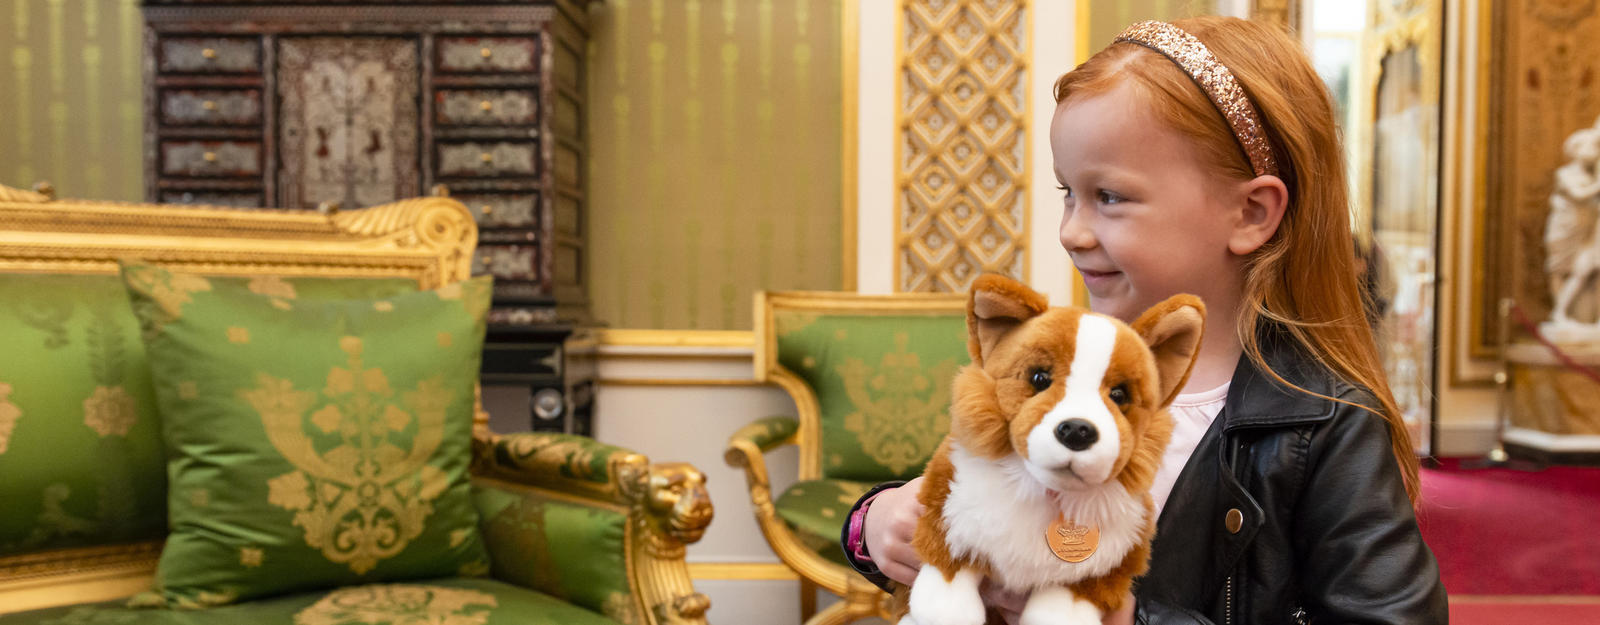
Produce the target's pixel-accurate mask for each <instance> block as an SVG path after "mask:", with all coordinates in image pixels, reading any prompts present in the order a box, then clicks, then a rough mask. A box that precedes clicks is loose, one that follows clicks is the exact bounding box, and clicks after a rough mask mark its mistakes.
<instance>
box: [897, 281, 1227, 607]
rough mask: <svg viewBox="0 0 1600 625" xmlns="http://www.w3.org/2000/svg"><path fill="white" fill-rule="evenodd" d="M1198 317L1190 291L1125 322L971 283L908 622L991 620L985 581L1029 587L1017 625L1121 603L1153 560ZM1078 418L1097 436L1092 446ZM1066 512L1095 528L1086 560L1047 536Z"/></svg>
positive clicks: (903, 595)
mask: <svg viewBox="0 0 1600 625" xmlns="http://www.w3.org/2000/svg"><path fill="white" fill-rule="evenodd" d="M1204 317H1205V307H1204V305H1203V304H1201V302H1200V299H1199V298H1197V297H1194V296H1192V295H1178V296H1174V297H1172V298H1171V299H1168V300H1167V301H1165V302H1162V303H1161V304H1159V305H1157V306H1156V307H1154V308H1152V309H1150V310H1149V311H1146V312H1145V313H1144V314H1143V315H1141V316H1140V317H1139V319H1138V320H1136V321H1134V322H1133V324H1132V325H1131V326H1129V325H1128V324H1124V323H1123V322H1121V321H1118V320H1116V319H1114V318H1111V317H1108V316H1105V315H1100V314H1096V313H1092V312H1089V311H1088V310H1084V309H1082V308H1050V306H1049V302H1048V300H1046V299H1045V297H1044V296H1042V295H1040V294H1039V293H1036V292H1034V291H1032V290H1031V289H1029V288H1028V287H1026V286H1023V285H1022V284H1020V283H1017V282H1015V281H1013V280H1011V279H1009V278H1004V277H1001V276H996V275H986V276H982V277H980V278H979V279H978V280H977V282H975V283H974V284H973V287H972V296H971V299H970V300H969V302H968V305H967V333H968V339H967V349H968V351H969V352H970V354H971V356H972V364H970V365H968V366H966V367H965V368H963V369H962V370H961V372H960V373H959V374H957V376H956V381H955V386H954V400H953V402H952V405H951V409H950V415H951V418H952V426H951V428H950V435H949V436H948V437H946V438H945V440H944V442H943V443H942V444H941V445H940V446H939V449H938V451H936V452H935V453H934V456H933V458H932V459H931V460H930V461H929V463H928V467H927V470H926V471H925V472H924V476H925V478H926V479H925V480H924V481H923V485H922V491H921V492H920V493H919V495H918V499H919V500H920V501H921V502H922V504H923V505H924V506H926V511H925V512H924V513H923V515H922V517H921V519H920V520H919V522H918V525H917V529H916V534H915V536H914V538H913V540H912V545H913V547H915V549H916V550H917V554H918V555H919V556H921V558H922V560H923V562H924V563H925V564H924V565H923V567H922V570H921V571H920V572H919V573H918V575H917V578H916V582H915V583H914V584H913V585H912V587H911V589H910V591H909V593H908V592H906V590H905V589H903V588H902V589H900V591H899V592H897V593H895V597H896V602H897V604H896V607H897V608H898V609H897V610H896V616H897V617H899V616H902V615H904V616H905V618H903V619H902V620H900V624H901V625H907V624H908V623H909V624H913V625H979V624H980V623H983V622H984V621H985V618H986V612H985V608H984V605H983V602H982V599H981V598H980V597H979V595H978V586H979V584H980V582H981V581H982V580H983V579H984V578H989V579H991V580H992V583H993V584H995V585H997V586H999V587H1002V588H1004V589H1007V590H1010V591H1013V592H1021V593H1027V594H1028V600H1027V604H1026V607H1025V608H1024V610H1023V612H1022V623H1023V624H1024V625H1045V624H1047V623H1048V624H1066V623H1071V624H1079V623H1082V624H1086V625H1087V624H1089V623H1095V624H1098V623H1100V621H1101V618H1102V617H1103V615H1104V614H1105V613H1107V612H1109V611H1112V610H1115V609H1117V608H1118V607H1119V606H1120V604H1121V603H1122V601H1123V597H1124V596H1125V595H1126V594H1127V593H1128V591H1129V590H1130V588H1131V586H1132V582H1133V579H1134V578H1135V577H1138V576H1140V575H1142V574H1144V572H1145V570H1146V568H1147V567H1148V566H1149V555H1150V539H1151V537H1152V536H1154V534H1155V518H1154V510H1155V508H1154V505H1153V503H1152V500H1151V496H1150V485H1151V482H1152V481H1153V480H1154V479H1155V474H1156V469H1157V468H1158V467H1159V465H1160V463H1161V458H1162V454H1163V453H1164V452H1165V450H1166V447H1167V441H1168V439H1169V438H1170V437H1171V435H1172V417H1171V415H1169V414H1168V413H1167V407H1168V406H1169V405H1170V404H1171V403H1172V400H1173V398H1174V397H1176V396H1177V393H1178V390H1179V389H1181V388H1183V384H1184V381H1185V380H1186V379H1188V376H1189V370H1190V369H1191V368H1192V367H1193V365H1194V360H1195V356H1196V355H1197V354H1198V352H1199V346H1200V338H1201V334H1202V329H1203V325H1204ZM1039 372H1044V374H1045V376H1044V377H1039V376H1038V375H1037V374H1038V373H1039ZM1046 382H1047V385H1046V384H1045V383H1046ZM1035 387H1039V389H1038V390H1036V388H1035ZM1119 388H1120V389H1121V390H1120V391H1113V389H1119ZM1113 397H1117V398H1123V399H1124V401H1123V403H1122V404H1121V405H1118V404H1117V403H1116V402H1115V401H1113V399H1112V398H1113ZM1069 421H1071V423H1070V424H1069V423H1068V422H1069ZM1085 425H1088V426H1089V427H1091V428H1092V429H1093V430H1095V432H1096V434H1095V436H1094V438H1095V439H1096V440H1094V441H1093V442H1091V443H1089V444H1088V445H1087V446H1086V447H1085V446H1084V443H1085V440H1086V439H1087V438H1090V437H1088V436H1087V435H1086V433H1085V432H1084V431H1083V430H1082V428H1083V426H1085ZM1074 428H1076V429H1077V436H1076V437H1074V436H1073V435H1072V432H1073V429H1074ZM1058 429H1060V432H1061V433H1059V434H1058ZM1069 440H1072V442H1073V447H1077V448H1078V449H1073V448H1072V447H1069V446H1068V441H1069ZM1063 516H1064V517H1065V518H1067V519H1071V520H1074V521H1076V522H1077V523H1079V524H1088V525H1094V526H1097V527H1098V528H1099V530H1100V542H1099V547H1098V549H1097V550H1096V551H1095V552H1094V554H1093V555H1091V556H1090V557H1089V558H1088V559H1087V560H1084V561H1083V562H1080V563H1070V562H1066V561H1064V560H1061V559H1059V558H1057V557H1056V556H1055V554H1054V553H1053V552H1051V551H1050V549H1049V547H1048V546H1047V544H1046V542H1045V532H1046V530H1047V529H1048V528H1049V527H1050V524H1051V522H1053V521H1055V520H1056V519H1057V518H1060V517H1063ZM908 595H909V596H908ZM907 609H909V614H906V613H905V610H907Z"/></svg>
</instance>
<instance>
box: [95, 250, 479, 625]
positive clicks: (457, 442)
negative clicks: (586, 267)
mask: <svg viewBox="0 0 1600 625" xmlns="http://www.w3.org/2000/svg"><path fill="white" fill-rule="evenodd" d="M123 279H124V281H125V282H126V283H127V286H128V292H129V295H130V296H131V300H132V304H133V310H134V313H135V315H136V316H137V317H138V318H139V322H140V326H141V329H142V331H143V335H144V340H145V347H146V349H147V350H148V352H149V358H150V370H151V378H152V380H153V383H154V386H155V389H156V397H157V401H158V403H159V405H160V409H161V430H162V440H163V443H164V445H165V448H166V451H167V456H168V464H167V474H168V480H169V484H170V489H169V494H168V497H167V501H168V514H169V524H170V526H171V534H170V535H169V536H168V538H167V543H166V546H165V548H164V550H163V551H162V555H161V560H160V563H159V565H158V567H157V571H156V592H157V593H159V597H158V598H146V600H147V601H154V602H158V603H165V604H166V605H172V606H178V607H195V606H204V605H214V604H222V603H229V602H232V601H235V600H240V599H247V598H251V597H259V596H265V595H273V594H279V593H285V592H292V591H297V590H306V589H313V588H321V587H328V586H335V585H347V584H354V583H365V582H377V581H389V580H400V579H415V578H423V577H440V576H454V575H474V574H482V573H487V571H488V560H487V555H486V554H485V553H484V549H483V544H482V541H481V538H480V537H479V534H478V530H477V523H478V516H477V512H476V510H475V509H474V508H473V505H472V500H471V490H470V484H469V483H468V477H467V465H468V462H469V459H470V453H471V452H470V445H471V430H472V414H473V405H474V393H473V389H474V386H475V384H476V382H477V376H478V366H479V358H480V355H481V351H482V347H483V335H484V315H485V313H486V311H487V309H488V305H489V293H490V282H489V279H488V278H478V279H473V280H468V281H466V282H462V283H456V284H453V285H449V286H446V287H444V288H441V289H439V290H436V291H425V292H415V293H407V294H402V295H397V296H394V297H390V298H387V299H379V300H369V299H351V300H307V299H300V300H289V299H285V298H282V297H279V296H277V295H271V294H264V293H258V292H253V291H251V290H248V289H244V288H239V287H237V286H234V285H228V284H222V283H219V282H214V281H211V280H207V279H205V278H202V277H199V276H193V275H187V274H181V273H174V272H169V271H167V270H165V269H162V268H159V267H154V266H149V265H125V266H124V267H123Z"/></svg>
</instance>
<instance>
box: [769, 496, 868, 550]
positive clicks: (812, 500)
mask: <svg viewBox="0 0 1600 625" xmlns="http://www.w3.org/2000/svg"><path fill="white" fill-rule="evenodd" d="M875 484H876V483H875V482H852V481H850V480H828V479H823V480H806V481H803V482H796V483H795V484H794V486H790V487H789V489H788V490H785V491H783V494H782V495H779V496H778V501H777V503H776V504H775V506H774V507H776V508H777V509H778V518H781V519H783V522H784V523H786V524H788V526H789V528H790V529H793V530H794V532H795V535H797V536H799V537H800V541H801V542H804V543H805V544H806V546H808V547H811V550H812V551H815V552H817V553H818V554H819V555H821V556H822V557H824V558H827V559H829V560H832V561H834V562H838V563H840V564H848V563H847V562H846V561H845V559H844V550H843V549H840V548H839V534H840V532H841V530H843V529H844V522H845V517H846V516H847V515H849V514H850V507H851V506H853V505H855V503H856V500H857V499H860V498H861V496H862V495H865V494H867V491H869V490H872V487H873V486H874V485H875Z"/></svg>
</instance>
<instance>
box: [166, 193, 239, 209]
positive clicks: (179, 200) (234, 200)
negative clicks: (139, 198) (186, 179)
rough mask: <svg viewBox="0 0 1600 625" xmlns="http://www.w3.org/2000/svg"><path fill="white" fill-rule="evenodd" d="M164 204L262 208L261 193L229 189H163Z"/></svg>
mask: <svg viewBox="0 0 1600 625" xmlns="http://www.w3.org/2000/svg"><path fill="white" fill-rule="evenodd" d="M161 202H162V203H163V204H201V205H205V206H227V207H231V208H261V203H262V202H261V194H260V193H254V192H251V193H230V192H227V191H162V192H161Z"/></svg>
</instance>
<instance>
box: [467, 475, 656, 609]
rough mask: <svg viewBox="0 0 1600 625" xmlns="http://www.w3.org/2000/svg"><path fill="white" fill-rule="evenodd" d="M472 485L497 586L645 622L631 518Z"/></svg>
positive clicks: (559, 500)
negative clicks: (633, 563) (631, 572)
mask: <svg viewBox="0 0 1600 625" xmlns="http://www.w3.org/2000/svg"><path fill="white" fill-rule="evenodd" d="M510 488H513V487H504V486H503V485H499V484H496V483H492V482H489V483H486V482H483V481H479V482H477V483H475V484H474V485H473V497H474V499H475V500H476V502H477V505H478V514H479V515H480V516H481V517H482V518H483V521H482V523H481V526H482V528H483V537H484V542H485V543H486V544H487V545H488V548H489V559H490V566H491V571H492V574H493V577H494V578H495V579H499V580H504V581H507V582H512V583H515V584H517V585H520V586H525V587H528V588H532V589H534V590H537V591H539V592H543V593H546V594H549V595H551V596H554V597H556V598H559V599H565V600H567V601H571V602H573V603H575V604H577V605H580V606H583V607H585V608H588V609H591V610H595V611H598V612H601V613H604V614H605V615H607V616H608V617H610V618H612V619H614V620H616V621H618V622H622V623H635V622H642V619H640V617H639V614H638V609H637V608H636V606H635V600H634V597H633V594H632V592H631V591H630V589H629V587H628V570H627V562H626V543H625V540H626V537H625V534H624V529H625V528H626V527H627V520H628V518H627V515H625V514H623V513H622V512H620V511H617V510H613V509H608V508H606V507H602V506H588V505H583V504H581V503H576V502H573V501H571V500H569V499H566V498H554V497H550V496H547V495H544V494H540V493H539V492H538V491H531V490H530V491H524V490H511V489H510Z"/></svg>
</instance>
